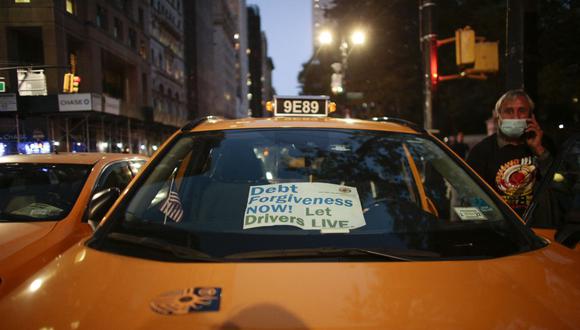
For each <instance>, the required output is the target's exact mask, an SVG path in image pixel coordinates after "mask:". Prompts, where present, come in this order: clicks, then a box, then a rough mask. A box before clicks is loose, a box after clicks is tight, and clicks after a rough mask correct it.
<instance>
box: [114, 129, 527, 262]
mask: <svg viewBox="0 0 580 330" xmlns="http://www.w3.org/2000/svg"><path fill="white" fill-rule="evenodd" d="M324 184H326V185H324ZM256 191H260V193H261V194H262V195H260V196H251V193H250V192H252V194H255V192H256ZM345 194H347V195H348V196H347V195H345ZM349 194H350V195H349ZM353 196H354V197H353ZM123 213H124V214H123V216H124V221H123V222H122V223H121V224H120V225H119V226H117V228H116V229H115V230H119V231H127V232H131V231H132V230H133V229H134V228H135V226H138V227H139V230H140V231H142V230H146V228H147V224H151V225H154V227H157V226H165V227H171V228H174V229H178V230H181V231H185V232H188V233H190V234H192V235H193V236H191V235H190V236H187V237H189V238H188V241H187V242H185V241H183V242H181V243H179V244H184V245H187V246H189V247H191V248H195V249H197V250H200V251H203V252H205V253H207V254H208V255H212V256H216V257H222V256H225V255H231V254H235V253H244V252H252V251H261V250H276V249H300V248H318V247H328V246H331V247H335V248H365V249H393V250H405V249H408V250H421V251H432V252H434V253H436V254H437V255H440V256H442V257H469V256H473V257H490V256H499V255H506V254H510V253H515V252H517V251H522V250H525V249H528V248H530V244H531V245H533V244H535V243H533V242H532V241H533V240H534V238H533V237H532V236H528V235H527V233H525V232H524V231H522V230H521V229H520V228H518V227H517V226H519V224H516V223H515V222H514V221H513V219H512V220H510V219H507V218H506V216H504V214H503V213H502V211H501V209H500V207H498V205H497V204H496V201H495V200H494V199H493V198H492V197H490V196H489V195H488V194H487V193H485V192H484V191H483V190H482V189H481V188H480V187H479V185H478V184H477V183H476V182H474V181H473V180H472V179H471V178H470V177H469V176H468V175H467V173H465V171H464V170H463V169H462V168H461V167H459V166H458V165H457V164H456V163H455V162H454V161H453V160H452V159H451V158H449V157H448V156H447V155H446V154H445V153H444V152H443V151H442V150H441V149H440V147H438V146H437V145H436V144H435V143H433V142H432V141H429V140H427V139H424V138H421V137H418V136H416V135H410V134H409V135H406V134H392V133H385V132H362V131H348V130H320V129H317V130H307V129H293V130H290V129H286V130H265V129H264V130H254V131H226V132H206V133H204V134H191V135H187V136H184V137H183V138H181V139H180V140H178V141H177V142H176V143H175V144H174V146H173V148H172V149H171V150H170V151H169V152H168V153H167V154H166V156H165V157H164V158H163V159H162V160H161V162H160V164H159V165H158V166H156V168H155V170H153V172H152V173H151V175H150V176H149V177H148V178H147V179H146V180H145V182H144V183H143V184H142V185H141V186H140V188H139V190H138V191H137V192H136V194H135V195H134V197H133V198H132V199H131V200H130V201H129V203H128V206H127V209H126V210H125V211H124V212H123ZM249 222H251V225H248V224H249ZM256 222H258V224H259V225H256ZM323 226H326V227H325V228H323ZM132 228H133V229H132ZM152 228H153V227H152ZM329 229H330V230H329ZM328 233H331V234H329V235H327V234H328ZM151 234H152V233H148V235H151ZM191 237H194V238H195V239H193V240H192V239H191ZM164 239H165V240H167V238H164ZM534 242H535V241H534ZM174 243H175V242H174Z"/></svg>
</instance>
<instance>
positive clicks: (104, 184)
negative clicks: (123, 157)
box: [94, 161, 133, 192]
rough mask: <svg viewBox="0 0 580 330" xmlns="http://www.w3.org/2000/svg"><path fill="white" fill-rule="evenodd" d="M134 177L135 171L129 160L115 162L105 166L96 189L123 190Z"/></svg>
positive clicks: (97, 190) (96, 190)
mask: <svg viewBox="0 0 580 330" xmlns="http://www.w3.org/2000/svg"><path fill="white" fill-rule="evenodd" d="M132 178H133V173H132V172H131V169H130V168H129V162H127V161H121V162H116V163H113V164H111V165H109V166H107V167H105V169H104V170H103V173H102V174H101V176H100V177H99V179H98V182H97V185H96V188H95V190H94V191H95V192H99V191H102V190H105V189H108V188H119V190H121V191H122V190H123V189H125V187H126V186H127V185H128V184H129V182H130V181H131V179H132Z"/></svg>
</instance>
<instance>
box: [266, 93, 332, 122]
mask: <svg viewBox="0 0 580 330" xmlns="http://www.w3.org/2000/svg"><path fill="white" fill-rule="evenodd" d="M331 103H332V102H330V97H328V96H304V95H301V96H274V103H273V111H274V116H277V117H291V116H300V117H326V116H328V113H329V112H333V111H332V109H335V107H331ZM329 108H332V109H330V110H329Z"/></svg>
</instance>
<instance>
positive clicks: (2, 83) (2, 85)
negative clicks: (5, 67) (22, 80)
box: [0, 81, 6, 93]
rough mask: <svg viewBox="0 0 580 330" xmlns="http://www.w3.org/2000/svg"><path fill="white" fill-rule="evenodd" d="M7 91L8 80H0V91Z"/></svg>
mask: <svg viewBox="0 0 580 330" xmlns="http://www.w3.org/2000/svg"><path fill="white" fill-rule="evenodd" d="M4 92H6V82H5V81H0V93H4Z"/></svg>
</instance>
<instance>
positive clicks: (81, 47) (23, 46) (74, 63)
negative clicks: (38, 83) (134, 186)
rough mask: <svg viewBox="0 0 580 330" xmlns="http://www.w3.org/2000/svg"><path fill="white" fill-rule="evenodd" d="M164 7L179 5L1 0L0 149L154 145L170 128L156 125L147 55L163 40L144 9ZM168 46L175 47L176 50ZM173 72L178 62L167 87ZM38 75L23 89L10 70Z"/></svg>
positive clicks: (139, 148)
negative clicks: (70, 78)
mask: <svg viewBox="0 0 580 330" xmlns="http://www.w3.org/2000/svg"><path fill="white" fill-rule="evenodd" d="M164 2H165V3H168V2H171V3H173V4H176V3H180V1H177V0H174V1H145V0H134V1H129V0H124V1H123V0H117V1H112V0H109V1H106V0H86V1H75V0H53V1H51V0H30V1H19V2H15V1H7V0H4V1H1V2H0V62H1V63H2V64H0V65H1V66H2V67H3V70H1V71H0V76H1V77H3V78H4V79H5V81H6V87H7V90H6V92H5V93H2V94H0V137H2V139H1V140H2V141H1V142H0V143H3V144H4V150H5V152H11V153H24V152H25V151H27V150H28V149H25V148H26V147H28V146H36V147H38V146H40V145H45V144H46V143H49V144H51V148H53V149H59V150H63V151H110V152H142V153H149V152H151V151H152V149H156V148H157V146H159V145H160V143H162V142H163V141H164V140H165V138H166V137H167V136H168V135H169V134H170V133H171V132H172V131H173V130H175V125H176V124H178V123H177V122H171V121H167V120H161V119H160V118H162V116H161V117H160V116H159V114H158V113H157V112H158V111H159V110H160V109H159V108H157V109H155V108H154V105H155V102H154V101H155V100H156V98H157V95H155V94H154V93H153V91H154V88H153V86H154V81H155V82H157V79H158V75H159V73H158V70H157V69H156V67H155V65H152V64H153V63H154V62H153V60H154V59H153V55H154V54H155V55H156V54H157V52H156V51H155V50H156V49H158V44H157V43H156V42H157V41H159V40H161V41H163V40H165V37H164V36H163V35H162V34H160V33H159V31H157V30H156V28H155V26H154V25H153V24H155V22H157V21H158V17H159V14H153V12H154V11H155V10H156V8H157V7H155V6H160V3H164ZM151 4H153V6H152V5H151ZM178 19H179V17H178V18H177V20H178ZM180 43H182V41H180ZM175 48H176V49H177V50H179V49H180V48H181V52H182V51H183V50H182V49H183V46H182V44H181V45H177V46H176V47H175ZM182 67H183V61H182V60H181V63H179V61H177V64H174V65H173V66H172V67H170V69H172V70H174V71H175V72H177V74H176V78H175V79H173V78H172V80H173V81H176V82H179V81H180V79H181V80H182V81H183V80H184V78H183V68H182ZM173 68H176V69H173ZM39 70H41V71H42V73H43V74H44V77H45V85H46V89H45V90H44V91H38V90H37V91H34V92H32V93H28V92H26V93H25V91H23V90H22V86H26V81H24V80H20V79H19V77H18V76H19V75H21V74H17V73H18V72H25V73H26V72H29V73H36V72H38V71H39ZM179 72H181V77H180V79H179ZM66 73H71V74H73V75H75V76H77V77H79V78H80V83H78V87H77V89H78V91H77V92H75V93H66V92H65V91H64V90H63V89H65V87H66V86H65V83H66V79H65V77H66V76H65V74H66ZM25 75H26V74H25ZM170 78H171V77H170ZM183 93H184V84H183V83H181V84H180V86H174V87H173V88H172V94H171V95H172V96H173V97H175V96H176V95H178V97H181V98H182V97H183ZM179 107H181V108H183V104H178V106H176V108H178V109H179ZM178 111H179V110H176V113H178ZM36 147H35V148H36Z"/></svg>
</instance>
